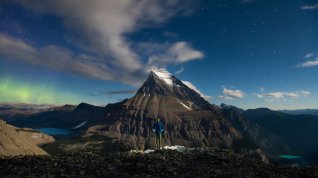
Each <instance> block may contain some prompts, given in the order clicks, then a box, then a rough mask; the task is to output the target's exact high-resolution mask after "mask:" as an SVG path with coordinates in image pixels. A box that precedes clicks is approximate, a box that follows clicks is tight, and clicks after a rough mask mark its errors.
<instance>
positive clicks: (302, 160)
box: [279, 155, 310, 166]
mask: <svg viewBox="0 0 318 178" xmlns="http://www.w3.org/2000/svg"><path fill="white" fill-rule="evenodd" d="M279 157H280V158H283V159H288V160H291V161H293V162H294V163H295V164H297V165H300V166H307V165H310V163H309V162H308V161H307V160H306V159H305V158H304V157H302V156H296V155H279Z"/></svg>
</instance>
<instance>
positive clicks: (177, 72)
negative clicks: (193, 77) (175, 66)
mask: <svg viewBox="0 0 318 178" xmlns="http://www.w3.org/2000/svg"><path fill="white" fill-rule="evenodd" d="M183 71H184V67H183V66H181V68H180V69H179V70H177V71H176V72H175V73H174V75H179V74H181V73H182V72H183Z"/></svg>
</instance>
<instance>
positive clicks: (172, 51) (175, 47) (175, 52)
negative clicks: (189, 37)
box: [142, 41, 204, 68]
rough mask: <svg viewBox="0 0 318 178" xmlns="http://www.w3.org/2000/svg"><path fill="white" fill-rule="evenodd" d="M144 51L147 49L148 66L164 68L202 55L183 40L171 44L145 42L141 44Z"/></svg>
mask: <svg viewBox="0 0 318 178" xmlns="http://www.w3.org/2000/svg"><path fill="white" fill-rule="evenodd" d="M142 48H143V50H144V51H148V54H149V60H148V67H149V68H152V67H153V66H157V67H163V68H165V67H166V66H167V65H169V64H182V63H185V62H188V61H192V60H200V59H202V58H203V57H204V54H203V52H202V51H198V50H196V49H194V48H193V47H192V46H191V44H189V43H188V42H185V41H178V42H175V43H173V44H170V43H166V44H158V43H157V44H156V43H152V44H149V43H145V44H143V45H142Z"/></svg>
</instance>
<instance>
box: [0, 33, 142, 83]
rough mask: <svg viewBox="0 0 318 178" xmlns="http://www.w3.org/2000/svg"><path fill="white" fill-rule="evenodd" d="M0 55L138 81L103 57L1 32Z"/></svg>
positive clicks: (54, 66)
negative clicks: (34, 43)
mask: <svg viewBox="0 0 318 178" xmlns="http://www.w3.org/2000/svg"><path fill="white" fill-rule="evenodd" d="M0 55H2V56H5V57H8V58H12V59H16V60H22V61H26V62H28V63H31V64H35V65H41V66H45V67H48V68H52V69H56V70H61V71H65V72H70V73H75V74H80V75H84V76H88V77H93V78H97V79H101V80H119V81H123V82H126V83H130V84H133V83H134V82H136V81H138V78H137V77H135V78H134V77H133V76H130V75H122V74H120V73H118V72H116V71H114V70H113V69H111V68H109V67H108V66H107V63H104V62H102V61H103V59H101V58H98V57H95V56H90V55H87V54H74V53H73V52H72V51H70V50H68V49H65V48H61V47H58V46H54V45H48V46H43V47H40V48H35V47H33V46H31V45H29V44H27V43H25V42H24V41H22V40H19V39H16V38H13V37H10V36H7V35H4V34H1V33H0ZM114 73H116V74H117V75H114Z"/></svg>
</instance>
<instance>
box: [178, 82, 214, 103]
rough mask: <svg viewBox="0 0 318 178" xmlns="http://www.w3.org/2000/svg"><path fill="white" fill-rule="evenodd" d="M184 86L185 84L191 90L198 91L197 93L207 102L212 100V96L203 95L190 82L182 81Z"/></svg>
mask: <svg viewBox="0 0 318 178" xmlns="http://www.w3.org/2000/svg"><path fill="white" fill-rule="evenodd" d="M182 83H183V84H185V85H186V86H188V87H189V88H190V89H192V90H194V91H196V92H197V93H199V94H200V95H201V97H202V98H204V99H205V100H210V99H212V97H211V96H208V95H205V94H203V93H202V92H201V91H200V90H199V89H198V88H197V87H196V86H194V85H193V84H192V83H191V82H189V81H182Z"/></svg>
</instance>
